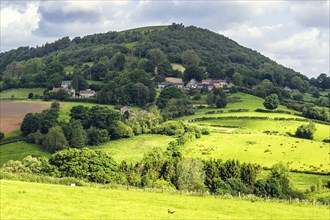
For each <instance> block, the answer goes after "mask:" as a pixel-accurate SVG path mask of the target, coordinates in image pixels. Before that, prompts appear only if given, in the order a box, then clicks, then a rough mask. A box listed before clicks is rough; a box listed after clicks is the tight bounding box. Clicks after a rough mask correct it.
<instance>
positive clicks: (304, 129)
mask: <svg viewBox="0 0 330 220" xmlns="http://www.w3.org/2000/svg"><path fill="white" fill-rule="evenodd" d="M315 131H316V128H315V124H313V123H310V124H309V125H300V126H299V127H298V128H297V130H296V134H295V136H296V137H298V138H306V139H311V140H313V138H314V133H315Z"/></svg>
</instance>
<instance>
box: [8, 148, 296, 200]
mask: <svg viewBox="0 0 330 220" xmlns="http://www.w3.org/2000/svg"><path fill="white" fill-rule="evenodd" d="M260 169H261V167H260V166H257V165H255V164H251V163H243V164H242V163H240V162H239V161H237V160H227V161H221V160H200V159H192V158H184V157H182V154H181V153H180V148H179V147H178V145H174V144H170V145H169V147H168V148H167V150H166V151H162V150H161V149H160V148H154V149H153V150H152V151H150V152H149V153H147V154H145V155H144V157H143V159H142V160H141V161H139V162H137V163H136V164H132V163H127V162H126V161H122V162H121V163H119V164H118V163H116V162H115V161H114V160H113V159H112V158H111V157H110V156H109V155H108V154H106V153H105V152H103V151H95V150H90V149H87V148H83V149H67V150H62V151H59V152H57V153H55V154H52V155H51V156H50V158H49V159H47V158H44V157H31V156H29V157H27V158H25V159H24V160H23V161H22V162H21V161H8V162H7V163H6V164H5V165H4V167H3V168H2V171H4V172H12V173H34V174H37V175H47V176H54V177H74V178H78V179H81V180H83V181H88V182H96V183H118V184H123V185H127V186H134V187H154V188H160V189H178V190H187V191H198V192H206V191H209V192H211V193H213V194H232V195H236V196H237V195H239V194H241V195H243V194H256V195H257V196H260V197H265V196H269V197H275V198H289V197H290V198H296V197H298V198H301V197H302V194H301V193H299V192H297V191H296V190H294V188H293V184H292V182H291V180H290V177H289V174H288V168H287V167H286V166H285V165H284V164H282V163H279V164H275V165H274V166H273V167H272V168H271V173H270V174H269V175H268V176H267V177H266V178H263V179H257V175H258V174H259V172H260Z"/></svg>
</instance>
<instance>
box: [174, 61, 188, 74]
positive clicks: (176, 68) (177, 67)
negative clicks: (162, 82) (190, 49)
mask: <svg viewBox="0 0 330 220" xmlns="http://www.w3.org/2000/svg"><path fill="white" fill-rule="evenodd" d="M171 65H172V69H173V70H179V71H180V72H181V73H183V72H184V71H185V70H186V68H184V66H182V65H181V64H178V63H172V64H171Z"/></svg>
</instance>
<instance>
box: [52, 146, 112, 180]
mask: <svg viewBox="0 0 330 220" xmlns="http://www.w3.org/2000/svg"><path fill="white" fill-rule="evenodd" d="M49 164H50V165H52V166H54V167H55V168H56V170H58V172H59V177H74V178H78V179H81V180H86V181H90V182H97V183H111V182H116V180H117V179H118V172H117V171H118V167H117V164H116V162H115V161H114V160H113V159H112V158H111V157H110V156H108V155H107V154H106V153H105V152H103V151H94V150H89V149H87V148H83V149H76V148H71V149H68V150H63V151H59V152H57V153H55V154H53V155H51V157H50V158H49Z"/></svg>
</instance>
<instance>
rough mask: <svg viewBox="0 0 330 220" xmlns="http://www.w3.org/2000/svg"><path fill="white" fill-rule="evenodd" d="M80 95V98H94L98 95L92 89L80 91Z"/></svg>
mask: <svg viewBox="0 0 330 220" xmlns="http://www.w3.org/2000/svg"><path fill="white" fill-rule="evenodd" d="M79 93H80V97H83V98H89V97H93V96H95V94H96V92H95V91H94V90H91V89H87V90H80V92H79Z"/></svg>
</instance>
